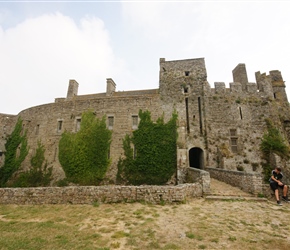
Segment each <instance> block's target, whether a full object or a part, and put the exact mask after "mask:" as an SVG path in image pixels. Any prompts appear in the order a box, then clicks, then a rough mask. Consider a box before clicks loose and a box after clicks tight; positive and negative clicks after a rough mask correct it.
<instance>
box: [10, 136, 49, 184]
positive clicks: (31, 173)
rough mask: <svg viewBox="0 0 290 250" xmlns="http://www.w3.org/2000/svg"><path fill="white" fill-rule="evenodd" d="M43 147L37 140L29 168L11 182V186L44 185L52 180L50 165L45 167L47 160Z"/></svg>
mask: <svg viewBox="0 0 290 250" xmlns="http://www.w3.org/2000/svg"><path fill="white" fill-rule="evenodd" d="M44 152H45V148H44V146H43V145H42V144H41V142H40V141H39V142H38V147H37V149H36V152H35V155H34V156H32V158H31V160H30V163H31V168H30V169H29V170H28V171H26V172H24V173H21V174H20V175H19V177H18V178H17V179H16V180H15V181H14V182H13V183H12V184H11V186H13V187H46V186H49V184H50V181H51V180H52V167H50V168H47V162H46V160H45V158H44Z"/></svg>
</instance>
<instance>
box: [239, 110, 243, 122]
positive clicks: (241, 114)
mask: <svg viewBox="0 0 290 250" xmlns="http://www.w3.org/2000/svg"><path fill="white" fill-rule="evenodd" d="M239 110H240V117H241V120H243V113H242V108H241V107H239Z"/></svg>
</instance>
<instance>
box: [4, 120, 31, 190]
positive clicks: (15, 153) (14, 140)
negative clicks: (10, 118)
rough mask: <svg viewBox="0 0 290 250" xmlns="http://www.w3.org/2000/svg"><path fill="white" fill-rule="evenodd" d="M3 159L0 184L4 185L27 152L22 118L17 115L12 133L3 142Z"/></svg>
mask: <svg viewBox="0 0 290 250" xmlns="http://www.w3.org/2000/svg"><path fill="white" fill-rule="evenodd" d="M5 149H6V153H5V161H4V165H3V167H2V168H0V186H1V187H3V186H5V185H6V183H7V181H8V180H9V179H10V178H11V176H12V175H13V174H14V173H15V172H16V171H17V170H18V169H19V167H20V165H21V163H22V162H23V161H24V159H25V157H26V156H27V154H28V149H27V135H26V131H24V132H23V129H22V119H21V118H20V117H19V118H18V120H17V123H16V125H15V127H14V130H13V132H12V134H11V135H10V136H9V137H8V139H7V142H6V144H5Z"/></svg>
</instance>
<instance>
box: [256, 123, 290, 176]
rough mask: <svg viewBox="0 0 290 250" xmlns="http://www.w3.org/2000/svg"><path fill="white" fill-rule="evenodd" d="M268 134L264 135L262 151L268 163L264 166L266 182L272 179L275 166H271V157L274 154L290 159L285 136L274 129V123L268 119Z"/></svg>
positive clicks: (261, 145)
mask: <svg viewBox="0 0 290 250" xmlns="http://www.w3.org/2000/svg"><path fill="white" fill-rule="evenodd" d="M265 121H266V124H267V132H265V133H264V135H263V138H262V142H261V144H260V149H261V151H262V152H263V154H264V159H265V160H266V163H265V164H263V174H264V179H265V181H268V180H269V178H270V177H271V171H272V170H273V169H274V166H271V165H270V156H271V154H272V153H275V154H277V155H279V156H280V157H281V158H284V159H288V158H289V147H288V145H287V144H286V141H285V140H284V138H283V136H282V135H281V133H280V132H279V130H278V129H277V128H275V127H274V125H273V123H272V122H271V121H270V120H269V119H266V120H265Z"/></svg>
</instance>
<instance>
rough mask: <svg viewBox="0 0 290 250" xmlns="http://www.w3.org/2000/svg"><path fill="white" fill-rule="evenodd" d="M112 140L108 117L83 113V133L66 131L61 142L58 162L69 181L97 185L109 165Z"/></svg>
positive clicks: (81, 129) (81, 130)
mask: <svg viewBox="0 0 290 250" xmlns="http://www.w3.org/2000/svg"><path fill="white" fill-rule="evenodd" d="M111 137H112V132H111V131H110V130H108V129H107V127H106V120H105V117H103V118H102V119H98V118H97V117H96V116H95V115H94V114H93V112H91V111H87V112H84V113H83V115H82V120H81V126H80V130H79V131H78V132H77V133H71V132H64V133H63V134H62V137H61V139H60V142H59V161H60V164H61V165H62V167H63V170H64V172H65V174H66V177H67V181H69V182H74V183H78V184H81V185H98V184H99V183H100V182H101V181H102V180H103V178H104V176H105V174H106V171H107V168H108V166H109V164H110V159H108V154H109V150H110V144H111Z"/></svg>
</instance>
